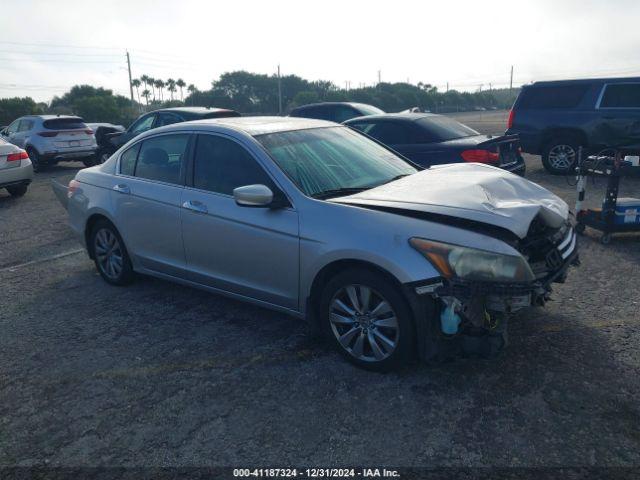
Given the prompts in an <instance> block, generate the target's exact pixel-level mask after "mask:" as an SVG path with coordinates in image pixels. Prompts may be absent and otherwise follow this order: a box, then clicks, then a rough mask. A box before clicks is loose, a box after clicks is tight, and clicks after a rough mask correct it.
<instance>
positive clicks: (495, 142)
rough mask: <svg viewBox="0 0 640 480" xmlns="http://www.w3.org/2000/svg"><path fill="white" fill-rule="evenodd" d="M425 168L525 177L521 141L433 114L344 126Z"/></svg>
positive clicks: (377, 117) (381, 117)
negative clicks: (474, 165)
mask: <svg viewBox="0 0 640 480" xmlns="http://www.w3.org/2000/svg"><path fill="white" fill-rule="evenodd" d="M344 124H345V125H348V126H350V127H352V128H355V129H357V130H359V131H361V132H363V133H365V134H366V135H368V136H370V137H372V138H374V139H375V140H377V141H379V142H380V143H383V144H385V145H386V146H388V147H390V148H392V149H393V150H395V151H396V152H398V153H400V154H402V155H403V156H405V157H406V158H408V159H409V160H411V161H412V162H414V163H417V164H418V165H421V166H423V167H429V166H431V165H436V164H442V163H461V162H478V163H486V164H489V165H495V166H496V167H501V168H503V169H505V170H508V171H510V172H513V173H517V174H519V175H524V173H525V164H524V160H523V158H522V155H520V152H519V143H518V137H517V136H516V135H512V136H505V135H503V136H498V137H494V136H491V135H482V134H480V133H478V132H476V131H475V130H473V129H472V128H469V127H467V126H466V125H463V124H462V123H460V122H457V121H455V120H453V119H452V118H449V117H445V116H443V115H435V114H432V113H387V114H383V115H372V116H368V117H360V118H354V119H352V120H348V121H346V122H344Z"/></svg>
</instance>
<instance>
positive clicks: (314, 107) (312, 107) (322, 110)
mask: <svg viewBox="0 0 640 480" xmlns="http://www.w3.org/2000/svg"><path fill="white" fill-rule="evenodd" d="M380 113H384V111H382V110H380V109H379V108H377V107H374V106H373V105H367V104H366V103H353V102H323V103H310V104H309V105H302V106H301V107H296V108H294V109H293V110H291V113H290V114H289V116H290V117H303V118H316V119H318V120H329V121H331V122H337V123H342V122H344V121H345V120H349V119H350V118H355V117H362V116H364V115H378V114H380Z"/></svg>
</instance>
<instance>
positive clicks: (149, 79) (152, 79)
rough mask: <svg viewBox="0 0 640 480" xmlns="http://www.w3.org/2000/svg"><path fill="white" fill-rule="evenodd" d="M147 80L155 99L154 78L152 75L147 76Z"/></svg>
mask: <svg viewBox="0 0 640 480" xmlns="http://www.w3.org/2000/svg"><path fill="white" fill-rule="evenodd" d="M147 82H149V86H150V87H151V95H153V101H154V102H155V101H156V91H155V89H154V88H153V87H154V86H155V84H156V79H155V78H153V77H147Z"/></svg>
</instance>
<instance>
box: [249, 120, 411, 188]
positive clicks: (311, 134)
mask: <svg viewBox="0 0 640 480" xmlns="http://www.w3.org/2000/svg"><path fill="white" fill-rule="evenodd" d="M256 138H257V139H258V141H260V143H262V145H263V146H264V147H265V148H266V149H267V151H268V152H269V153H270V154H271V157H272V158H273V159H274V161H275V162H276V163H277V164H278V166H279V167H280V168H281V169H282V170H283V171H284V172H285V173H286V174H287V176H288V177H289V178H290V179H291V180H292V181H293V182H294V183H295V184H296V185H297V186H298V188H300V190H302V192H304V193H305V194H306V195H308V196H312V197H322V198H328V197H329V196H339V195H340V194H347V193H349V191H352V192H355V191H358V190H367V189H369V188H373V187H376V186H378V185H382V184H383V183H388V182H390V181H392V180H394V179H396V178H399V177H402V176H406V175H411V174H413V173H415V172H416V171H417V169H416V168H414V167H413V166H411V165H410V164H408V163H407V162H405V161H404V160H402V159H401V158H399V157H398V156H396V155H394V154H393V153H392V152H390V151H389V150H387V149H386V148H384V147H382V146H380V145H378V144H377V143H375V142H372V141H371V140H369V139H367V138H366V137H364V136H362V135H360V134H359V133H356V132H354V131H353V130H351V129H349V128H346V127H328V128H314V129H309V130H297V131H289V132H279V133H270V134H265V135H259V136H257V137H256Z"/></svg>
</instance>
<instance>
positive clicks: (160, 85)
mask: <svg viewBox="0 0 640 480" xmlns="http://www.w3.org/2000/svg"><path fill="white" fill-rule="evenodd" d="M153 84H154V85H155V87H156V88H157V89H158V100H160V101H162V89H163V88H164V80H162V79H161V78H158V79H156V80H154V81H153Z"/></svg>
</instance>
